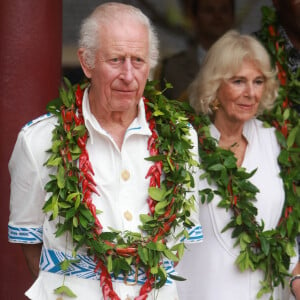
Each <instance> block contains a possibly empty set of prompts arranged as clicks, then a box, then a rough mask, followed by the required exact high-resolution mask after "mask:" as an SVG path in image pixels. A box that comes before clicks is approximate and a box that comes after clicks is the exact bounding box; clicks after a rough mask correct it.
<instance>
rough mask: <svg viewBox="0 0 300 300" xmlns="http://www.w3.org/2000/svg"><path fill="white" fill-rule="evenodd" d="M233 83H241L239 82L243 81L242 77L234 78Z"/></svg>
mask: <svg viewBox="0 0 300 300" xmlns="http://www.w3.org/2000/svg"><path fill="white" fill-rule="evenodd" d="M233 83H234V84H237V85H239V84H242V83H243V80H242V79H235V80H233Z"/></svg>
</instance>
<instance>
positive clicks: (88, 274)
mask: <svg viewBox="0 0 300 300" xmlns="http://www.w3.org/2000/svg"><path fill="white" fill-rule="evenodd" d="M64 260H70V261H73V262H72V263H71V264H70V266H69V267H68V269H67V270H62V269H61V268H60V264H61V263H62V262H63V261H64ZM163 264H164V267H165V269H166V272H167V274H173V275H175V270H174V266H173V263H172V262H171V261H168V260H164V262H163ZM95 267H96V263H95V262H94V260H93V259H92V258H91V257H89V256H87V255H80V254H77V255H76V257H75V258H74V257H72V255H68V254H65V253H64V252H61V251H57V250H52V249H46V248H45V247H43V248H42V255H41V259H40V269H41V270H42V271H46V272H50V273H56V274H60V275H66V276H76V277H79V278H83V279H93V280H99V279H100V271H97V272H96V273H95ZM111 277H112V280H113V281H118V282H124V280H126V282H128V283H135V282H136V281H135V271H132V272H131V273H130V274H129V275H128V276H127V278H125V277H124V275H122V274H119V276H118V277H115V276H114V275H113V274H111ZM146 280H147V277H146V274H145V272H144V271H143V270H140V269H139V270H138V279H137V283H138V284H141V285H142V284H144V283H145V282H146ZM172 283H173V280H172V279H171V278H170V277H169V276H168V278H167V282H166V284H167V285H170V284H172Z"/></svg>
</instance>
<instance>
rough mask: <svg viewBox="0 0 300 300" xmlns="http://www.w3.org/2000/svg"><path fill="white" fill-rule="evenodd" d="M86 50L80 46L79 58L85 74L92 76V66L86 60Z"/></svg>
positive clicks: (88, 76)
mask: <svg viewBox="0 0 300 300" xmlns="http://www.w3.org/2000/svg"><path fill="white" fill-rule="evenodd" d="M84 52H85V50H84V49H83V48H79V49H78V51H77V55H78V59H79V62H80V65H81V68H82V70H83V73H84V75H85V76H86V77H87V78H91V75H92V74H91V70H92V69H91V67H90V66H89V65H88V64H87V62H86V57H85V55H84Z"/></svg>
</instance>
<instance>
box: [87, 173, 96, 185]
mask: <svg viewBox="0 0 300 300" xmlns="http://www.w3.org/2000/svg"><path fill="white" fill-rule="evenodd" d="M84 176H85V178H86V179H87V180H88V181H89V182H90V183H92V184H93V185H97V184H96V183H95V181H94V178H93V176H92V175H91V174H90V173H85V174H84Z"/></svg>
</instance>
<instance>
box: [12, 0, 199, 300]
mask: <svg viewBox="0 0 300 300" xmlns="http://www.w3.org/2000/svg"><path fill="white" fill-rule="evenodd" d="M78 56H79V60H80V63H81V66H82V69H83V71H84V73H85V75H86V77H87V78H88V79H89V84H88V85H87V86H86V87H83V86H80V85H78V86H77V88H76V89H75V87H73V86H72V85H71V84H70V82H68V80H65V83H66V85H67V87H68V88H67V89H61V92H60V98H59V99H56V100H55V101H53V102H52V103H50V104H49V106H48V109H49V111H50V112H51V113H52V114H48V115H45V116H44V117H41V118H39V119H37V120H35V121H33V122H30V123H29V124H28V125H26V126H25V127H24V128H23V129H22V130H21V132H20V134H19V136H18V139H17V142H16V145H15V148H14V151H13V154H12V157H11V159H10V163H9V169H10V173H11V178H12V183H11V214H10V219H9V241H10V242H15V243H21V244H22V249H23V252H24V254H25V257H26V260H27V263H28V266H29V268H30V270H31V271H32V273H33V274H34V276H35V277H37V279H36V281H35V282H34V284H33V285H32V287H31V288H30V289H29V290H28V291H27V292H26V296H27V297H29V298H30V299H36V300H41V299H53V300H54V299H62V296H63V295H67V296H70V297H75V296H77V298H78V299H89V300H96V299H97V300H99V299H146V298H147V296H149V297H150V299H154V298H155V299H178V296H177V289H176V284H175V282H174V280H173V279H174V278H175V277H174V272H175V271H174V268H173V267H174V263H177V261H178V259H179V258H181V257H182V254H183V249H184V244H183V242H189V241H191V242H198V241H201V240H202V231H201V226H200V225H199V223H198V220H197V218H198V217H197V216H198V214H197V193H196V192H195V191H196V189H197V187H195V186H194V179H193V177H194V176H197V175H198V174H196V172H197V171H195V170H196V169H195V168H194V167H195V165H196V164H197V159H198V157H197V136H196V133H195V132H194V131H193V130H192V128H191V126H190V125H189V124H188V122H187V121H186V118H185V117H184V116H183V114H182V113H181V111H180V109H179V108H178V107H177V108H176V106H174V105H175V104H174V103H169V102H168V100H167V99H166V98H165V97H163V96H161V95H159V93H156V92H152V93H151V91H153V89H151V87H149V88H148V89H146V92H147V95H148V98H147V99H146V97H144V96H143V94H144V95H145V96H146V93H144V90H145V86H146V83H147V78H148V75H149V72H150V69H151V68H153V67H154V66H155V64H156V62H157V59H158V42H157V38H156V35H155V32H154V30H153V28H152V26H151V25H150V22H149V19H148V18H147V17H146V16H145V15H144V14H143V13H142V12H141V11H140V10H138V9H136V8H134V7H132V6H130V5H125V4H121V3H106V4H103V5H100V6H99V7H97V8H96V9H95V11H94V12H93V13H92V14H91V15H90V16H89V17H88V18H87V19H86V20H85V21H84V22H83V24H82V27H81V37H80V41H79V50H78ZM49 175H50V177H49ZM195 182H196V181H195ZM99 280H100V281H99ZM158 288H160V289H159V290H156V289H158ZM59 295H61V296H59ZM148 299H149V298H148Z"/></svg>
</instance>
